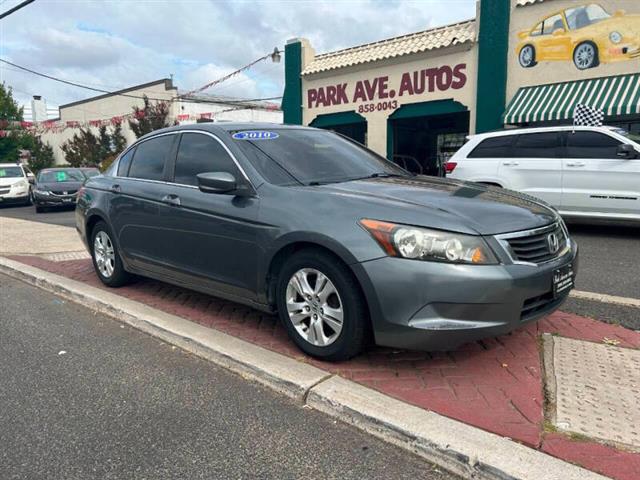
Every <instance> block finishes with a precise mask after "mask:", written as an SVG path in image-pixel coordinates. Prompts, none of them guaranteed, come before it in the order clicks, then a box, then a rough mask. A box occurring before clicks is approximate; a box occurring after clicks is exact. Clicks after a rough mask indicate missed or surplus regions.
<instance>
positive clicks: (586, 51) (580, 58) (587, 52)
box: [573, 43, 596, 70]
mask: <svg viewBox="0 0 640 480" xmlns="http://www.w3.org/2000/svg"><path fill="white" fill-rule="evenodd" d="M595 58H596V49H595V47H594V46H593V45H591V44H589V43H583V44H582V45H578V48H576V51H575V52H574V54H573V60H574V62H575V64H576V67H578V68H579V69H580V70H584V69H586V68H589V67H591V66H592V65H593V63H594V61H595Z"/></svg>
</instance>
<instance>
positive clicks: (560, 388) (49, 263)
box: [0, 220, 640, 480]
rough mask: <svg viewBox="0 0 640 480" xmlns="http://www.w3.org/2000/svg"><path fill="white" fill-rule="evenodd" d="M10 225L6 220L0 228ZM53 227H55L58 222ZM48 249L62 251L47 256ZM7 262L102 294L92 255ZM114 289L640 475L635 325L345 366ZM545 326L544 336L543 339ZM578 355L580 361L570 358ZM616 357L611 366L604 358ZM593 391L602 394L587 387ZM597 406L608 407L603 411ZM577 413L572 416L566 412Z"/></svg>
mask: <svg viewBox="0 0 640 480" xmlns="http://www.w3.org/2000/svg"><path fill="white" fill-rule="evenodd" d="M5 222H6V220H5ZM8 223H9V224H10V223H11V222H7V223H5V224H3V227H4V228H6V226H7V224H8ZM39 227H40V229H41V230H46V228H45V229H42V226H39ZM9 228H10V229H11V228H13V226H12V225H9ZM20 228H24V226H23V225H22V226H20ZM47 228H49V227H47ZM57 228H63V227H56V229H57ZM68 230H71V229H68ZM8 233H11V232H10V231H3V232H2V233H1V234H0V235H1V236H0V254H4V253H2V252H13V251H14V250H13V249H12V248H14V247H12V245H11V243H12V242H13V240H11V239H10V238H14V237H13V235H12V234H11V235H7V234H8ZM51 233H52V234H57V232H53V230H51ZM73 233H74V234H75V232H73ZM41 234H44V235H46V232H45V231H41ZM7 239H9V240H7ZM5 242H6V243H7V245H5ZM78 245H80V247H81V243H80V241H79V240H78V239H77V237H76V240H75V243H74V242H73V241H72V240H70V239H69V243H68V244H66V246H67V247H68V250H67V251H74V250H73V249H75V248H77V246H78ZM32 250H34V251H38V250H40V248H39V247H34V248H33V249H32ZM76 251H77V250H76ZM51 253H55V252H51V251H48V252H47V254H49V255H50V254H51ZM47 254H45V255H47ZM10 258H12V259H13V260H17V261H19V262H22V263H23V264H26V265H31V266H33V267H37V268H39V269H42V270H44V271H47V272H51V273H55V274H58V275H62V276H64V277H66V278H69V279H73V280H76V281H79V282H82V283H83V284H85V285H89V286H92V287H97V288H99V289H102V290H106V289H104V287H103V286H102V285H101V283H100V282H99V280H98V279H97V277H96V276H95V274H94V272H93V267H92V264H91V261H90V260H88V259H79V260H65V259H60V258H51V257H50V256H49V257H48V258H43V256H42V255H33V254H31V255H19V256H16V255H10ZM108 292H110V293H111V294H114V293H115V294H117V295H118V296H119V297H120V298H126V299H130V300H135V301H137V302H140V303H142V304H145V305H148V306H150V307H153V308H156V309H159V310H161V311H163V312H167V313H169V314H173V315H177V316H179V317H182V318H185V319H188V320H190V321H192V322H194V323H198V324H200V325H202V326H205V327H207V328H211V329H215V330H216V331H220V332H224V333H226V334H229V335H232V336H234V337H238V338H240V339H242V340H245V341H248V342H250V343H252V344H255V345H259V346H261V347H264V348H267V349H269V350H272V351H275V352H278V353H280V354H283V355H286V356H288V357H291V358H294V359H296V360H298V361H300V362H304V363H307V364H311V365H313V366H315V367H317V368H319V369H321V370H323V371H326V372H328V373H330V374H333V375H337V376H339V377H342V378H344V379H347V380H351V381H354V382H357V383H359V384H361V385H364V386H366V387H369V388H372V389H374V390H377V391H379V392H382V393H384V394H385V395H388V396H389V397H393V398H396V399H398V400H400V401H402V402H405V404H411V405H413V406H415V407H419V408H420V409H424V410H425V411H432V412H437V413H438V414H441V415H444V416H446V417H449V418H452V419H456V420H459V421H462V422H464V423H467V424H469V425H472V426H474V427H479V428H481V429H483V430H486V431H488V432H492V433H495V434H498V435H501V436H503V437H507V438H511V439H513V440H516V441H518V442H520V443H522V444H524V445H527V446H528V447H531V448H533V449H536V450H539V451H542V452H546V453H548V454H550V455H552V456H555V457H557V458H560V459H563V460H566V461H568V462H571V463H574V464H578V465H580V466H582V467H585V468H587V469H589V470H592V471H594V472H598V473H602V474H604V475H607V476H610V477H612V478H616V479H620V480H632V479H633V480H637V479H638V478H640V437H639V436H638V425H640V393H638V386H639V385H640V368H638V366H637V363H636V362H637V361H638V360H637V359H638V358H639V357H638V355H637V354H638V349H640V333H638V332H633V331H631V330H627V329H625V328H622V327H619V326H615V325H610V324H605V323H601V322H598V321H597V320H593V319H589V318H586V317H580V316H577V315H573V314H568V313H564V312H556V313H554V314H553V315H551V316H549V317H547V318H546V319H544V320H542V321H540V322H538V323H535V324H530V325H527V326H525V327H523V328H522V329H520V330H517V331H515V332H513V333H511V334H509V335H505V336H501V337H497V338H491V339H487V340H484V341H480V342H475V343H471V344H468V345H465V346H463V347H462V348H460V349H459V350H456V351H454V352H448V353H432V354H429V353H425V352H409V351H396V350H391V349H385V348H371V349H369V350H368V351H367V352H365V353H364V354H363V355H360V356H359V357H357V358H355V359H352V360H350V361H347V362H341V363H324V362H319V361H316V360H313V359H310V358H308V357H305V356H303V355H302V354H301V353H300V352H299V351H298V350H297V349H296V348H295V347H294V346H293V344H292V343H291V342H290V341H289V340H288V339H287V337H286V333H285V331H284V329H283V328H282V327H281V326H280V325H279V323H278V322H277V319H276V318H275V317H273V316H269V315H264V314H262V313H260V312H257V311H255V310H252V309H251V308H248V307H244V306H241V305H238V304H234V303H231V302H227V301H223V300H220V299H217V298H214V297H210V296H207V295H202V294H199V293H196V292H193V291H189V290H186V289H182V288H178V287H174V286H171V285H168V284H165V283H162V282H158V281H154V280H149V279H140V280H139V281H137V282H136V283H134V284H132V285H130V286H127V287H124V288H121V289H118V290H108ZM639 313H640V312H639ZM543 334H547V336H545V341H544V342H543V341H542V340H541V339H542V335H543ZM556 339H557V340H558V341H557V342H554V340H556ZM562 339H574V340H577V341H578V342H579V343H578V344H577V347H576V348H575V350H576V353H575V355H574V354H573V352H572V351H571V349H569V351H568V352H569V353H568V354H567V355H565V356H566V358H568V359H569V360H566V361H567V362H568V361H573V362H574V363H572V364H571V365H572V368H565V369H562V368H561V367H563V366H565V363H564V362H563V363H559V362H558V359H559V358H560V356H559V355H558V356H557V358H556V359H555V361H554V358H553V353H554V352H560V348H561V347H564V346H565V344H563V343H562ZM589 342H591V343H589ZM543 344H544V345H545V347H546V348H544V349H543ZM594 344H597V347H596V345H594ZM578 347H579V348H578ZM600 347H602V348H606V350H605V352H611V355H600V356H599V357H598V358H595V359H594V358H590V361H592V362H593V361H598V362H599V361H600V359H602V362H603V363H602V364H598V365H588V366H587V367H588V369H587V370H586V371H585V369H584V367H585V365H584V364H583V365H581V364H580V362H584V359H583V358H582V357H580V354H579V352H580V351H584V352H589V351H590V350H592V349H595V348H600ZM543 351H544V354H543ZM562 352H564V350H562ZM565 353H566V352H565ZM572 357H575V358H574V359H573V360H571V358H572ZM609 357H611V358H612V360H611V362H613V363H611V362H609V363H606V360H607V358H609ZM563 358H564V357H563ZM620 359H623V360H620ZM616 362H617V363H616ZM580 367H582V368H580ZM545 368H546V375H545ZM573 370H575V372H574V371H573ZM599 371H605V372H611V371H615V372H617V376H616V377H615V378H613V379H606V380H607V381H606V383H602V382H601V377H598V376H597V375H591V374H590V372H593V373H594V374H595V373H597V372H599ZM598 382H601V383H598ZM617 386H621V387H622V389H621V390H619V391H617V393H616V394H614V395H611V391H610V390H611V388H612V387H617ZM594 389H595V390H597V391H598V392H600V394H601V395H593V394H591V390H594ZM607 395H609V396H607ZM571 400H573V401H575V402H577V403H575V404H571V405H570V407H571V408H568V407H567V406H566V405H564V404H563V402H566V401H571ZM559 403H560V404H561V405H558V404H559ZM407 408H409V407H408V406H407ZM600 411H601V412H602V413H606V415H602V416H598V413H599V412H600ZM572 412H574V413H577V415H576V416H571V413H572ZM558 413H560V414H558ZM583 413H584V415H583ZM592 414H595V417H594V416H593V415H592ZM549 478H554V477H553V476H551V477H549Z"/></svg>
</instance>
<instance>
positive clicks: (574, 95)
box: [503, 73, 640, 124]
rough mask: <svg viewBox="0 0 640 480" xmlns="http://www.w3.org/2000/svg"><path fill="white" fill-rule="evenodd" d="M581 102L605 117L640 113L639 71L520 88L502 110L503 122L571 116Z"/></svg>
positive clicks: (511, 122) (537, 120)
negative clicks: (505, 108) (601, 111)
mask: <svg viewBox="0 0 640 480" xmlns="http://www.w3.org/2000/svg"><path fill="white" fill-rule="evenodd" d="M578 103H582V104H584V105H587V106H589V107H592V108H597V109H598V110H603V111H604V114H605V118H606V117H611V116H618V115H630V114H640V73H632V74H628V75H616V76H613V77H601V78H592V79H589V80H575V81H572V82H563V83H549V84H546V85H536V86H533V87H522V88H520V89H519V90H518V91H517V92H516V94H515V96H514V97H513V99H512V100H511V102H510V103H509V106H508V107H507V110H506V112H505V113H504V116H503V120H504V123H505V124H518V123H530V122H548V121H550V120H567V119H571V118H573V109H574V108H575V106H576V105H577V104H578Z"/></svg>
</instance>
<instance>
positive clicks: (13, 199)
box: [0, 188, 29, 205]
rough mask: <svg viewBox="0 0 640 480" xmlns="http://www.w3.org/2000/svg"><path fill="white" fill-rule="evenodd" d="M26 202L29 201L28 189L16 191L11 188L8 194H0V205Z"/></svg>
mask: <svg viewBox="0 0 640 480" xmlns="http://www.w3.org/2000/svg"><path fill="white" fill-rule="evenodd" d="M3 190H4V189H3ZM28 200H29V189H19V190H17V189H13V188H12V189H11V190H9V191H8V192H4V193H0V205H4V204H7V205H9V204H15V203H25V202H27V201H28Z"/></svg>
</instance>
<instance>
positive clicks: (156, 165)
mask: <svg viewBox="0 0 640 480" xmlns="http://www.w3.org/2000/svg"><path fill="white" fill-rule="evenodd" d="M174 139H175V135H162V136H160V137H155V138H152V139H150V140H147V141H145V142H142V143H140V144H139V145H138V146H137V147H136V153H135V154H134V156H133V161H132V162H131V168H130V169H129V177H133V178H144V179H146V180H162V178H163V172H164V163H165V159H166V156H167V154H168V153H169V152H170V151H171V146H172V145H173V141H174Z"/></svg>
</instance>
